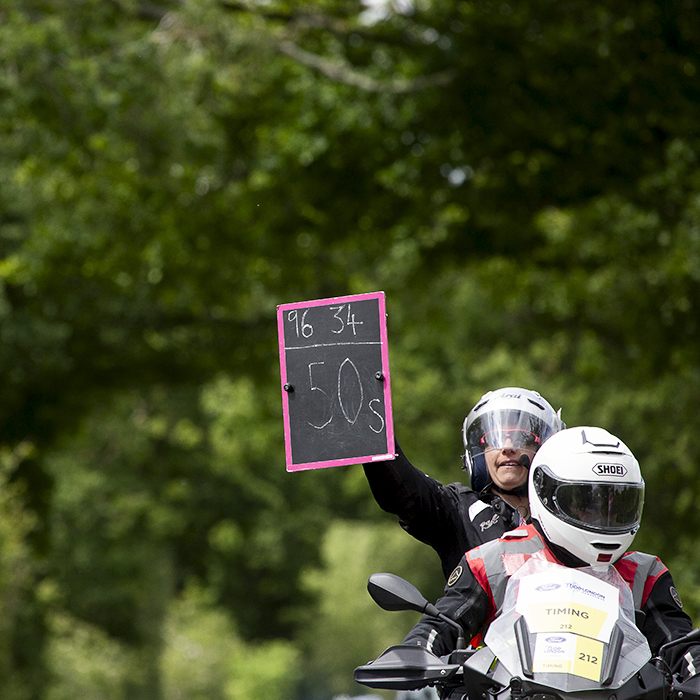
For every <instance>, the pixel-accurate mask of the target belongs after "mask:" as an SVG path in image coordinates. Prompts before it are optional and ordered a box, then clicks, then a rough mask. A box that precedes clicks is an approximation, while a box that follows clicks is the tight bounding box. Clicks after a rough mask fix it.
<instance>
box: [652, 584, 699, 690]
mask: <svg viewBox="0 0 700 700" xmlns="http://www.w3.org/2000/svg"><path fill="white" fill-rule="evenodd" d="M642 612H643V613H644V614H645V619H644V623H643V624H642V632H643V633H644V636H645V637H646V638H647V640H648V642H649V647H650V648H651V653H652V654H653V655H656V654H657V653H658V651H659V649H660V648H661V646H662V645H664V644H666V643H667V642H671V641H673V640H675V639H679V638H680V637H682V636H683V635H685V634H687V633H688V632H690V631H691V630H692V629H693V623H692V621H691V619H690V617H689V616H688V615H687V614H686V613H685V612H683V609H682V603H681V600H680V596H679V595H678V592H677V591H676V589H675V587H674V585H673V578H672V577H671V574H670V573H669V572H668V571H666V572H664V573H663V574H662V575H661V576H659V578H658V579H657V581H656V583H655V584H654V586H653V588H652V589H651V592H650V593H649V597H648V598H647V600H646V602H645V603H644V605H643V606H642ZM667 660H668V662H669V666H670V668H671V671H672V672H673V673H674V674H678V675H680V677H681V678H688V677H690V676H693V675H695V674H696V673H700V645H699V644H698V643H697V642H694V643H692V642H691V643H690V644H681V645H679V646H677V647H675V648H672V649H670V650H669V654H668V656H667Z"/></svg>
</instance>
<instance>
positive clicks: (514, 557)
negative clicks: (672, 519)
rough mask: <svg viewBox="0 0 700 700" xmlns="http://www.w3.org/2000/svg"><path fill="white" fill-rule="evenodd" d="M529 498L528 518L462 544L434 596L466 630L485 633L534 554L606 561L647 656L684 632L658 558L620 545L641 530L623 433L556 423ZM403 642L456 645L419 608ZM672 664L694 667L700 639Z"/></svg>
mask: <svg viewBox="0 0 700 700" xmlns="http://www.w3.org/2000/svg"><path fill="white" fill-rule="evenodd" d="M529 496H530V509H531V513H532V521H531V523H530V524H528V525H524V526H522V527H519V528H517V529H516V530H512V531H510V532H507V533H505V534H504V535H503V536H502V537H501V538H499V539H498V540H494V541H492V542H488V543H486V544H484V545H481V546H480V547H477V548H476V549H473V550H471V551H469V552H467V553H466V554H465V555H464V557H463V558H462V560H461V561H460V563H459V565H458V566H457V568H456V569H455V570H454V572H453V573H452V575H451V576H450V578H449V580H448V583H447V586H446V587H445V595H444V596H443V597H442V598H440V600H439V601H438V602H437V603H436V606H437V608H438V609H439V610H440V611H441V612H443V613H445V614H446V615H448V616H449V617H452V618H453V619H455V620H457V621H458V622H460V623H461V624H462V625H463V626H464V628H465V631H466V633H467V634H468V635H469V636H470V637H472V638H473V637H474V636H476V635H477V634H483V633H484V632H485V629H486V627H487V624H488V622H490V621H491V620H493V619H494V618H495V617H496V616H497V614H498V613H499V612H500V609H501V606H502V604H503V598H504V594H505V588H506V583H507V581H508V579H509V577H510V576H512V575H513V574H514V573H515V571H517V569H518V568H520V566H522V565H523V564H524V563H525V562H526V561H528V560H529V559H530V558H532V557H535V558H539V559H543V560H546V561H550V562H553V563H557V564H561V565H564V566H568V567H577V568H578V567H583V566H592V567H596V568H606V567H609V566H614V567H615V568H616V569H617V571H618V572H619V574H620V575H621V576H622V578H623V579H624V580H625V582H626V583H627V584H628V585H629V586H630V589H631V590H632V595H633V598H634V603H635V608H636V609H638V610H641V611H642V613H644V619H643V622H638V624H639V626H640V629H641V631H642V633H643V634H644V636H645V637H646V639H647V640H648V642H649V647H650V649H651V652H652V654H656V653H657V652H658V650H659V648H660V647H661V646H662V645H663V644H665V643H667V642H670V641H672V640H674V639H678V638H679V637H681V636H683V635H685V634H687V633H688V632H690V631H691V630H692V622H691V620H690V618H689V617H688V615H687V614H686V613H685V612H683V610H682V603H681V600H680V596H679V595H678V592H677V591H676V589H675V587H674V584H673V578H672V577H671V574H670V572H669V571H668V569H667V568H666V567H665V566H664V565H663V563H662V562H661V560H660V559H658V558H657V557H655V556H653V555H650V554H644V553H641V552H630V551H628V548H629V546H630V545H631V544H632V541H633V540H634V537H635V534H636V533H637V530H638V529H639V523H640V518H641V514H642V506H643V503H644V480H643V479H642V475H641V471H640V468H639V463H638V462H637V460H636V459H635V457H634V455H633V454H632V453H631V452H630V450H629V448H628V447H627V446H626V445H625V444H624V443H623V442H622V441H620V440H619V439H618V438H617V437H615V436H614V435H611V434H610V433H609V432H608V431H606V430H603V429H602V428H595V427H577V428H569V429H566V430H562V431H561V432H559V433H557V434H556V435H554V436H553V437H552V438H550V439H549V440H548V441H547V443H546V444H545V445H544V447H543V448H542V449H541V450H539V451H538V452H537V454H536V456H535V458H534V460H533V462H532V465H531V467H530V476H529ZM468 638H469V637H468ZM404 643H406V644H417V645H420V646H425V647H427V648H428V650H429V651H432V652H433V653H434V654H436V655H438V656H440V655H443V654H446V653H448V652H449V651H451V650H452V649H453V648H454V646H455V643H456V636H455V632H454V630H453V629H452V628H451V627H449V626H447V625H445V624H444V623H441V622H439V621H437V620H435V619H434V618H430V617H428V616H424V617H423V618H421V620H420V621H419V622H418V624H417V625H416V626H415V627H414V628H413V629H412V630H411V632H410V633H409V634H408V635H407V637H406V639H405V640H404ZM670 665H671V670H672V672H674V673H677V674H679V675H680V677H681V678H687V677H689V676H691V675H694V674H696V673H697V672H698V671H700V645H698V644H697V642H695V643H693V642H691V643H689V644H687V645H679V646H678V647H676V648H675V649H673V651H672V654H671V664H670Z"/></svg>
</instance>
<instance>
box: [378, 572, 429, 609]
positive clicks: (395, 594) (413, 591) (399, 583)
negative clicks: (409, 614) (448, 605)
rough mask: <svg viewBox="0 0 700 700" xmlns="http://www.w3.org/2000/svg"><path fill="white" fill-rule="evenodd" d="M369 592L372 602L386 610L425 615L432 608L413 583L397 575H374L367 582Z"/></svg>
mask: <svg viewBox="0 0 700 700" xmlns="http://www.w3.org/2000/svg"><path fill="white" fill-rule="evenodd" d="M367 590H368V591H369V594H370V595H371V596H372V600H374V602H375V603H376V604H377V605H378V606H379V607H380V608H382V609H384V610H389V611H394V610H415V611H416V612H419V613H424V612H425V611H426V608H428V606H430V603H429V602H428V601H427V600H426V599H425V598H424V597H423V594H422V593H421V592H420V591H419V590H418V589H417V588H416V587H415V586H414V585H413V584H412V583H409V582H408V581H405V580H404V579H402V578H400V577H399V576H396V575H395V574H372V575H371V576H370V577H369V581H368V582H367ZM431 607H432V606H431Z"/></svg>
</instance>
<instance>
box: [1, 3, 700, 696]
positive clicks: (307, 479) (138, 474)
mask: <svg viewBox="0 0 700 700" xmlns="http://www.w3.org/2000/svg"><path fill="white" fill-rule="evenodd" d="M383 7H384V11H383V12H375V11H372V12H370V11H369V10H367V8H366V7H365V6H364V5H362V4H361V3H360V2H358V1H356V0H316V1H315V2H305V3H302V2H284V1H281V0H280V1H276V0H269V1H265V2H263V1H262V0H260V1H258V0H241V2H235V1H233V0H160V2H155V3H146V2H140V1H139V0H79V1H76V0H7V1H6V2H4V3H3V4H2V5H0V154H1V155H0V377H1V381H0V480H1V482H2V483H1V488H0V689H1V691H2V695H3V698H7V699H8V700H15V699H16V700H24V699H28V698H47V699H48V700H63V699H64V698H69V697H76V696H79V697H82V698H87V699H90V698H95V699H97V698H100V699H101V698H109V699H110V700H111V699H112V698H114V699H115V700H117V699H122V698H124V699H129V700H132V699H140V698H148V700H157V699H158V698H162V699H163V700H198V699H200V698H207V699H209V700H211V699H214V700H218V699H221V700H248V698H253V697H259V696H261V695H265V696H267V697H271V698H273V699H274V698H280V700H282V699H285V698H295V697H308V698H327V697H331V696H332V695H335V694H340V693H349V694H356V693H358V692H362V689H360V688H359V687H358V686H356V685H355V684H354V682H353V681H352V680H351V678H352V669H353V667H354V666H355V665H357V664H359V663H364V662H365V661H366V660H368V659H369V658H371V657H373V656H375V655H376V654H377V653H379V651H381V650H382V649H383V648H384V647H386V646H388V645H389V644H391V643H394V642H396V641H397V640H398V639H400V638H401V637H402V635H403V633H404V632H405V631H406V629H407V628H408V627H409V626H410V624H411V622H412V618H410V617H404V616H399V615H388V614H385V613H382V612H381V611H380V610H379V609H377V608H376V606H373V604H371V601H369V599H368V596H367V595H366V592H365V581H366V578H367V576H368V575H369V573H371V572H372V571H376V570H392V571H396V572H397V573H400V574H403V575H405V576H407V577H409V578H410V579H411V580H412V581H414V582H415V583H417V584H418V585H419V586H421V587H422V588H423V590H424V591H425V592H426V593H427V594H428V595H429V596H430V597H432V598H434V597H436V596H437V595H439V593H440V590H441V587H442V582H441V581H442V579H441V574H440V570H439V566H438V562H437V560H436V557H435V555H434V554H433V553H432V551H430V550H429V549H428V548H426V547H424V546H422V545H420V544H418V543H416V542H414V541H413V540H411V538H409V537H408V536H407V535H405V533H403V532H402V531H401V530H400V529H399V528H398V526H397V525H396V524H395V523H394V522H393V520H392V518H390V517H389V516H386V515H385V514H383V513H381V512H380V511H379V509H378V508H377V506H376V505H375V504H374V502H373V501H372V499H371V496H370V494H369V489H368V488H367V486H366V483H365V481H364V476H363V474H362V470H361V469H360V468H359V467H348V468H337V469H330V470H321V471H319V472H305V473H298V474H287V473H286V472H285V469H284V450H283V436H282V421H281V399H280V387H279V369H278V368H279V365H278V358H277V339H276V324H275V313H276V306H277V305H278V304H281V303H287V302H292V301H303V300H310V299H316V298H323V297H330V296H338V295H344V294H352V293H360V292H368V291H376V290H383V291H385V292H386V295H387V308H388V313H389V343H390V361H391V368H392V389H393V405H394V419H395V424H396V430H397V435H398V438H399V440H400V441H401V443H402V446H403V447H404V449H405V450H406V452H407V454H408V455H409V456H410V458H411V459H412V461H414V463H415V464H417V465H418V466H420V467H421V468H423V469H424V470H425V471H428V472H429V473H430V474H431V475H433V476H435V477H437V478H439V479H441V480H443V481H452V480H458V479H459V478H460V476H459V475H460V472H459V470H458V465H459V454H460V450H461V444H460V435H459V428H460V425H461V421H462V419H463V417H464V414H465V412H466V411H467V410H468V409H469V407H470V406H471V405H472V404H473V403H474V401H475V400H476V399H477V398H478V397H479V396H480V395H481V394H482V393H483V392H484V391H486V390H488V389H492V388H495V387H497V386H504V385H522V386H528V387H532V388H536V389H537V390H539V391H540V392H541V393H542V394H543V395H545V396H546V397H547V398H548V399H549V400H550V401H551V402H552V403H553V404H555V405H556V406H562V407H563V416H564V419H565V421H566V422H567V423H568V424H569V425H576V424H597V425H602V426H605V427H607V428H608V429H610V430H611V431H613V432H615V433H616V434H618V435H619V436H620V437H622V438H623V439H624V440H625V442H627V443H628V444H629V445H630V446H631V447H632V449H633V451H634V452H635V454H636V455H637V456H638V458H639V459H640V462H641V463H642V468H643V471H644V475H645V478H646V481H647V494H648V496H647V503H646V510H645V516H644V524H643V527H642V530H641V531H640V533H639V535H638V538H637V541H636V543H635V544H636V545H638V546H639V548H640V549H645V550H648V551H654V552H655V553H658V554H659V555H661V556H662V558H663V559H664V561H665V563H666V564H668V565H669V567H670V568H671V569H672V571H673V573H674V577H675V579H676V582H677V585H678V588H679V590H680V591H681V593H682V595H683V597H684V600H685V603H686V609H687V610H688V611H689V612H690V613H691V615H693V616H696V617H697V615H698V614H699V613H700V593H699V592H698V591H699V590H700V588H699V585H698V584H699V583H700V564H698V560H697V557H696V556H694V554H695V551H696V548H697V543H698V536H697V535H696V533H697V532H698V525H699V522H698V521H699V516H698V509H697V508H696V507H695V504H696V502H697V497H698V490H699V488H700V486H699V485H698V479H697V478H696V477H697V471H698V468H697V459H698V458H697V455H698V452H699V448H700V444H699V443H700V437H699V436H700V430H699V429H698V428H699V427H700V426H699V424H698V421H699V418H698V416H700V398H698V397H700V361H699V358H700V321H699V319H700V313H699V312H700V164H699V163H698V153H699V152H700V139H699V133H698V123H700V119H699V117H700V115H699V114H698V112H699V111H700V107H699V105H700V83H699V82H698V80H699V79H700V76H699V74H698V69H699V68H700V61H699V59H698V56H699V55H700V52H699V51H698V49H699V43H700V13H698V7H697V3H696V0H664V2H661V1H660V0H634V1H632V0H586V2H583V1H582V0H566V1H565V2H562V0H558V1H557V2H554V1H553V0H522V1H521V2H517V3H515V2H508V1H505V2H498V1H491V0H440V2H436V1H435V2H434V1H433V0H413V1H412V2H401V3H396V4H395V5H392V4H391V3H387V4H385V5H384V6H383ZM392 8H393V9H392ZM379 9H380V10H381V9H382V8H381V7H380V8H379Z"/></svg>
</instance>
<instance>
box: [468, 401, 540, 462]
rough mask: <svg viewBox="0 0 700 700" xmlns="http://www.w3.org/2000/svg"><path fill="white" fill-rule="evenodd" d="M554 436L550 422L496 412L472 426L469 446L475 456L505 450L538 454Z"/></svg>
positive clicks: (480, 417)
mask: <svg viewBox="0 0 700 700" xmlns="http://www.w3.org/2000/svg"><path fill="white" fill-rule="evenodd" d="M551 433H552V429H551V428H550V427H549V426H548V425H547V424H546V423H544V422H543V421H542V420H540V419H539V418H537V417H536V416H534V415H532V414H531V413H527V412H526V411H512V410H511V411H494V412H492V413H486V414H484V415H483V416H479V417H478V418H476V419H475V420H474V422H473V423H472V424H471V425H470V426H469V430H468V432H467V444H468V447H469V452H470V453H471V455H472V457H474V456H476V455H479V454H482V453H484V452H488V451H489V450H502V449H504V448H511V449H515V450H526V451H528V452H532V453H534V452H537V450H538V449H539V448H540V447H541V446H542V443H543V442H544V441H545V440H546V439H547V438H548V437H549V436H550V435H551Z"/></svg>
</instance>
